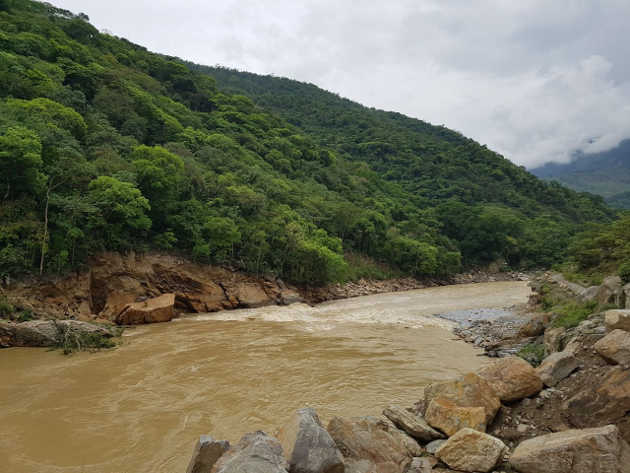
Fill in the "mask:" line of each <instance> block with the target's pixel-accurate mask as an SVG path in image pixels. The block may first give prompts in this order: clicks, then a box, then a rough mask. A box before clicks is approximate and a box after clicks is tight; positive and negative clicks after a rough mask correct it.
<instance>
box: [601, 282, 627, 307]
mask: <svg viewBox="0 0 630 473" xmlns="http://www.w3.org/2000/svg"><path fill="white" fill-rule="evenodd" d="M622 294H623V289H622V283H621V278H620V277H619V276H608V277H607V278H605V279H604V282H603V283H602V285H601V286H599V290H598V291H597V301H598V302H599V303H600V304H614V305H616V306H617V307H620V304H621V302H622Z"/></svg>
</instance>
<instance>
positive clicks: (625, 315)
mask: <svg viewBox="0 0 630 473" xmlns="http://www.w3.org/2000/svg"><path fill="white" fill-rule="evenodd" d="M604 323H605V324H606V329H608V330H616V329H620V330H625V331H626V332H630V310H620V309H615V310H607V311H606V312H605V313H604Z"/></svg>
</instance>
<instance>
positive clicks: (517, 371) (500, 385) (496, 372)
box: [477, 356, 543, 402]
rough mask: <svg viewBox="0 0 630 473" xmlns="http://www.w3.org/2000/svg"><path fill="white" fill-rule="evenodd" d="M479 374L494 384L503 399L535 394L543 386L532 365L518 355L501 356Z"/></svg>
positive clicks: (517, 398) (509, 399) (515, 398)
mask: <svg viewBox="0 0 630 473" xmlns="http://www.w3.org/2000/svg"><path fill="white" fill-rule="evenodd" d="M477 374H478V375H479V376H481V377H482V378H483V379H485V380H486V381H487V382H488V384H490V386H492V389H494V392H495V393H496V394H497V396H498V397H499V399H500V400H501V401H508V402H509V401H518V400H519V399H523V398H525V397H530V396H533V395H535V394H538V393H539V392H540V390H541V389H542V386H543V385H542V381H541V379H540V376H538V373H536V370H535V369H534V368H533V367H532V365H530V364H529V363H528V362H526V361H525V360H523V359H522V358H518V357H516V356H510V357H506V358H501V359H500V360H498V361H495V362H494V363H492V364H490V365H488V366H486V367H484V368H482V369H480V370H479V371H477Z"/></svg>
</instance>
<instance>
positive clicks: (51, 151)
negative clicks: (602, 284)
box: [0, 0, 612, 284]
mask: <svg viewBox="0 0 630 473" xmlns="http://www.w3.org/2000/svg"><path fill="white" fill-rule="evenodd" d="M205 72H207V71H205V70H204V71H191V70H190V68H188V67H186V66H185V65H184V63H183V62H182V61H180V60H177V59H176V58H168V57H164V56H161V55H158V54H154V53H151V52H149V51H147V50H146V49H145V48H143V47H141V46H138V45H135V44H132V43H130V42H128V41H126V40H124V39H120V38H115V37H113V36H110V35H107V34H101V33H99V32H98V31H97V30H96V29H95V28H94V27H93V26H91V25H90V24H89V22H88V18H87V17H86V16H85V15H74V14H72V13H71V12H68V11H65V10H60V9H57V8H55V7H53V6H50V5H48V4H44V3H38V2H33V1H18V0H1V1H0V179H1V182H0V188H1V189H2V193H1V194H0V195H1V199H2V201H1V205H0V273H1V274H0V276H8V275H20V274H25V273H44V272H46V273H63V272H67V271H68V270H70V269H72V268H76V267H78V266H80V265H81V264H83V263H84V262H85V261H86V259H87V258H88V257H89V256H90V255H94V254H97V253H99V252H102V251H105V250H114V251H123V252H124V251H128V250H136V251H145V250H149V249H156V250H162V251H167V252H175V253H180V254H183V255H185V256H187V257H190V258H192V259H194V260H196V261H198V262H202V263H208V264H218V265H230V266H232V267H235V268H238V269H242V270H245V271H248V272H252V273H256V274H268V275H275V276H280V277H282V278H284V279H286V280H289V281H292V282H295V283H303V284H323V283H326V282H330V281H336V280H343V279H353V278H357V277H361V276H372V277H374V276H376V277H378V276H386V275H388V274H392V273H395V274H410V275H414V276H444V275H448V274H450V273H453V272H454V271H457V270H459V269H460V267H461V265H462V264H463V265H465V266H470V265H475V264H485V263H488V262H490V261H493V260H495V259H497V258H505V259H507V260H508V261H509V262H510V263H511V264H512V265H514V266H519V265H525V266H527V265H548V264H550V263H552V262H553V261H556V260H557V259H558V258H560V257H562V255H563V252H564V250H565V247H566V242H567V241H568V238H569V237H570V235H571V234H573V233H575V231H576V229H577V228H578V227H579V226H580V225H582V224H583V223H584V222H587V221H592V220H597V221H606V220H609V219H610V218H611V216H612V212H611V211H610V209H608V208H607V207H606V206H605V205H604V204H603V202H602V201H601V199H598V198H595V197H594V196H590V195H587V194H578V193H575V192H573V191H570V190H568V189H566V188H563V187H561V186H559V185H557V184H553V183H551V184H547V183H544V182H542V181H540V180H538V179H536V178H535V177H534V176H532V175H531V174H529V173H527V172H526V171H525V170H524V169H522V168H519V167H517V166H514V165H513V164H511V163H510V162H509V161H508V160H506V159H504V158H502V157H501V156H499V155H497V154H495V153H493V152H492V151H490V150H488V149H487V148H486V147H484V146H480V145H479V144H477V143H475V142H474V141H472V140H469V139H467V138H465V137H463V136H461V135H459V134H458V133H455V132H453V131H450V130H448V129H446V128H443V127H434V126H431V125H429V124H427V123H424V122H420V121H418V120H413V119H410V118H407V117H404V116H403V115H400V114H395V113H387V112H381V111H377V110H370V109H366V108H364V107H362V106H360V105H358V104H354V103H352V102H349V101H347V100H344V99H341V98H339V97H337V96H335V95H333V94H330V93H327V92H325V91H322V90H320V89H317V88H316V87H314V86H310V85H307V84H300V83H297V82H294V81H289V80H285V79H276V78H273V79H272V78H259V76H254V75H248V74H241V73H236V72H230V74H232V75H233V77H235V78H236V79H234V82H235V84H227V83H226V74H227V75H229V74H228V72H229V71H224V70H210V72H212V73H213V74H214V75H215V76H216V77H217V78H218V80H219V83H220V85H221V86H220V87H217V83H216V82H215V79H214V78H212V77H210V76H209V75H208V74H206V73H205ZM239 78H241V79H242V82H243V86H242V87H237V85H238V83H239V81H240V80H241V79H239ZM250 82H251V83H252V84H257V85H255V86H254V85H252V86H251V87H249V86H248V85H247V84H249V83H250ZM247 95H249V96H250V97H251V98H248V96H247ZM252 99H253V100H252ZM373 261H376V262H381V263H379V264H376V263H373ZM383 264H384V265H385V266H383Z"/></svg>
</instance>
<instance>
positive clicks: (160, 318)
mask: <svg viewBox="0 0 630 473" xmlns="http://www.w3.org/2000/svg"><path fill="white" fill-rule="evenodd" d="M173 317H175V294H162V295H161V296H159V297H154V298H152V299H147V300H145V301H142V302H134V303H132V304H127V305H126V306H125V308H124V309H123V310H122V311H121V312H120V313H119V314H118V315H117V316H116V323H117V324H118V325H137V324H150V323H155V322H168V321H169V320H171V319H172V318H173Z"/></svg>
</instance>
